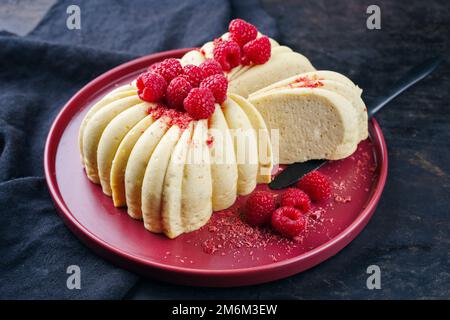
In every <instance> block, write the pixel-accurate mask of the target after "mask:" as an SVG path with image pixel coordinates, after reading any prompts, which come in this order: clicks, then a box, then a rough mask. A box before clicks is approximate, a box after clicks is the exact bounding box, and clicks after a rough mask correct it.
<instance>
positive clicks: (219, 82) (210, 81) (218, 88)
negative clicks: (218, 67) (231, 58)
mask: <svg viewBox="0 0 450 320" xmlns="http://www.w3.org/2000/svg"><path fill="white" fill-rule="evenodd" d="M200 88H208V89H210V90H211V91H212V93H213V95H214V98H215V99H216V102H217V103H222V102H224V101H225V99H226V98H227V89H228V80H227V78H225V76H223V75H221V74H214V75H212V76H209V77H208V78H206V79H204V80H203V81H202V82H201V83H200Z"/></svg>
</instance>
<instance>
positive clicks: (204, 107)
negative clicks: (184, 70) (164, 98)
mask: <svg viewBox="0 0 450 320" xmlns="http://www.w3.org/2000/svg"><path fill="white" fill-rule="evenodd" d="M183 105H184V109H185V110H186V111H187V112H188V113H189V115H190V116H191V117H192V118H194V119H196V120H199V119H207V118H209V117H210V116H211V115H212V113H213V112H214V95H213V93H212V92H211V90H209V89H208V88H194V89H192V90H191V92H189V94H188V96H187V97H186V98H185V99H184V101H183Z"/></svg>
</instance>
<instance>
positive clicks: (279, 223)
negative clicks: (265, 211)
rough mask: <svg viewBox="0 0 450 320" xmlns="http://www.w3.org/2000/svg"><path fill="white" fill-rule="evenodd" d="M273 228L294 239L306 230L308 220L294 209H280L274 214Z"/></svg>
mask: <svg viewBox="0 0 450 320" xmlns="http://www.w3.org/2000/svg"><path fill="white" fill-rule="evenodd" d="M271 223H272V227H273V228H274V229H275V230H276V231H278V232H279V233H281V234H282V235H284V236H286V237H289V238H294V237H296V236H298V235H300V233H301V232H302V231H304V230H305V228H306V223H307V221H306V218H305V217H304V216H303V214H302V212H301V211H300V210H298V209H296V208H293V207H280V208H278V209H277V210H275V212H274V213H273V214H272V219H271Z"/></svg>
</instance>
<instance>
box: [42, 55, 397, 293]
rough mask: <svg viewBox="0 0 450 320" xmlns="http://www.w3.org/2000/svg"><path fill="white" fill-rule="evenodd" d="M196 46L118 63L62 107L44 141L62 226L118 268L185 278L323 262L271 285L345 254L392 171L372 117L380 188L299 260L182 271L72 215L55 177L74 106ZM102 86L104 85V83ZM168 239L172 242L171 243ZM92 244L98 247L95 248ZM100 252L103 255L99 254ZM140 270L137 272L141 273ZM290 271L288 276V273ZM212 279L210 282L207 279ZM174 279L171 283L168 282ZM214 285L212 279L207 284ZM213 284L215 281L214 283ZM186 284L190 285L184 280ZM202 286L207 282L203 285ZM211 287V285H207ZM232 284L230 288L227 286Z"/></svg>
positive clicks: (49, 183) (49, 181) (50, 186)
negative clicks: (124, 246)
mask: <svg viewBox="0 0 450 320" xmlns="http://www.w3.org/2000/svg"><path fill="white" fill-rule="evenodd" d="M192 49H193V48H183V49H175V50H169V51H162V52H158V53H154V54H150V55H147V56H143V57H140V58H137V59H133V60H130V61H128V62H125V63H123V64H120V65H118V66H116V67H114V68H112V69H111V70H109V71H107V72H105V73H103V74H101V75H99V76H98V77H96V78H95V79H93V80H91V81H90V82H88V83H87V84H86V85H85V86H84V87H82V88H81V89H80V90H79V91H77V92H76V93H75V94H74V95H73V96H72V97H71V98H70V99H69V101H68V102H66V104H65V105H64V107H63V108H62V109H61V110H60V112H59V113H58V115H57V116H56V118H55V119H54V121H53V123H52V125H51V128H50V130H49V133H48V136H47V139H46V143H45V149H44V171H45V178H46V182H47V186H48V189H49V192H50V195H51V197H52V199H53V202H54V203H55V206H56V209H57V212H58V213H59V215H60V216H61V217H62V219H63V221H64V223H65V224H66V225H67V226H68V227H69V229H70V230H71V231H72V232H73V233H74V234H75V235H76V236H77V237H79V238H80V240H82V241H83V242H87V244H88V246H89V247H90V248H91V249H94V250H95V251H97V252H98V253H99V254H100V255H102V256H106V258H111V259H110V260H113V262H116V263H118V264H121V265H122V266H123V267H125V268H128V267H130V268H128V269H136V268H132V267H131V266H128V265H127V263H129V262H132V263H133V264H136V266H135V267H137V268H138V269H140V268H142V267H144V268H151V269H158V270H160V271H164V272H171V273H176V274H183V275H186V276H212V275H213V276H222V277H232V276H239V277H242V276H246V275H249V274H252V275H254V274H259V273H261V274H262V273H266V272H271V271H276V270H277V269H280V268H285V267H290V266H295V265H297V264H300V263H301V262H303V261H305V260H306V261H307V260H308V259H312V258H314V257H316V256H317V257H318V258H319V260H320V261H319V262H315V263H312V265H310V266H308V267H306V268H303V269H301V268H299V269H300V270H298V271H297V272H288V273H289V274H287V275H284V276H275V277H272V279H270V280H267V281H272V280H276V279H280V278H284V277H286V276H289V275H292V274H295V273H299V272H302V271H304V270H306V269H309V268H311V267H313V266H315V265H317V264H320V263H321V262H323V261H325V260H327V259H329V258H330V257H332V256H334V255H335V254H336V253H337V252H339V251H340V250H342V249H343V248H344V247H345V246H347V245H348V244H349V243H350V242H351V241H353V239H354V238H355V237H356V236H357V235H358V234H359V233H360V232H361V231H362V229H363V228H364V227H365V225H366V224H367V223H368V221H369V220H370V218H371V216H372V215H373V213H374V211H375V209H376V206H377V204H378V202H379V199H380V197H381V194H382V192H383V189H384V186H385V183H386V179H387V172H388V153H387V145H386V141H385V139H384V136H383V133H382V131H381V128H380V126H379V124H378V122H377V121H376V120H375V118H372V119H371V120H370V121H371V122H372V128H373V132H371V134H372V137H373V140H375V141H376V142H377V146H376V151H377V152H376V157H377V161H378V163H379V170H378V172H379V175H378V181H377V184H376V186H375V187H374V189H373V190H374V191H373V193H372V195H371V197H370V199H369V201H368V203H367V205H366V207H365V208H364V209H363V210H361V211H360V213H359V215H358V216H357V218H356V219H354V220H353V221H352V223H351V224H350V225H348V226H347V227H346V228H345V229H343V230H342V231H341V232H340V233H339V234H338V235H336V236H335V237H333V238H332V239H330V240H328V241H327V242H325V243H323V244H321V245H320V246H318V247H316V248H314V249H312V250H310V251H308V252H305V253H302V254H300V255H298V256H295V257H292V258H289V259H285V260H282V261H278V262H274V263H270V264H266V265H261V266H255V267H247V268H235V269H221V270H217V269H216V270H206V269H199V268H188V267H181V266H173V265H168V264H164V263H161V262H157V261H150V260H147V259H144V258H142V257H138V256H136V255H133V254H131V253H128V252H126V251H124V250H122V249H120V248H117V247H115V246H113V245H111V244H109V243H108V242H106V241H104V240H102V239H100V238H98V237H97V236H96V235H95V234H94V233H92V232H91V231H90V230H89V229H87V228H86V227H85V226H83V225H82V224H81V223H80V222H79V221H78V220H77V218H76V217H75V216H74V215H73V214H72V212H71V211H70V210H69V208H68V207H67V206H66V204H65V202H64V199H63V197H62V195H61V193H60V191H59V188H58V183H57V178H56V153H57V150H58V146H59V141H60V139H61V137H62V134H63V132H64V131H65V129H66V128H67V125H68V124H69V123H70V120H71V119H72V118H73V116H74V115H75V114H76V112H77V111H79V110H80V108H79V107H78V106H74V104H76V102H77V101H78V100H80V99H85V97H89V96H91V95H92V94H93V93H95V92H97V91H98V90H97V89H96V87H98V86H101V87H104V85H107V83H108V82H111V79H110V78H114V79H115V80H116V81H117V80H118V79H120V78H121V77H123V76H125V75H127V74H129V73H130V71H128V69H130V68H132V67H133V68H138V67H142V68H143V67H145V66H148V65H149V64H150V63H151V62H152V61H157V60H161V59H163V58H167V57H179V56H181V55H182V54H184V53H185V52H187V51H189V50H192ZM103 82H106V83H105V84H103ZM69 111H75V112H69ZM168 241H170V240H168ZM92 246H94V247H92ZM328 248H330V249H336V248H337V250H335V251H333V250H331V251H332V254H328V255H327V254H325V252H326V251H327V249H328ZM98 250H100V252H99V251H98ZM321 254H322V255H324V256H325V258H323V257H321ZM115 256H118V257H119V258H121V259H125V261H117V260H115V259H114V257H115ZM138 272H139V271H138ZM285 273H286V272H285ZM173 280H174V281H173V282H177V283H180V282H183V281H175V279H173ZM209 280H211V279H209ZM169 281H170V280H169ZM267 281H250V283H253V284H256V283H262V282H267ZM208 282H210V281H208ZM212 282H213V281H212ZM185 283H186V282H185ZM201 285H204V284H201ZM207 285H208V284H207ZM227 286H229V285H227Z"/></svg>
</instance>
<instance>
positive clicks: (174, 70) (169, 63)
mask: <svg viewBox="0 0 450 320" xmlns="http://www.w3.org/2000/svg"><path fill="white" fill-rule="evenodd" d="M148 71H150V72H153V73H157V74H159V75H161V76H163V78H164V79H165V80H166V81H167V83H169V82H170V81H171V80H172V79H173V78H175V77H177V76H179V75H180V74H182V73H183V67H182V66H181V63H180V61H178V59H175V58H169V59H165V60H163V61H161V62H158V63H154V64H152V65H151V66H150V68H148Z"/></svg>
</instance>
